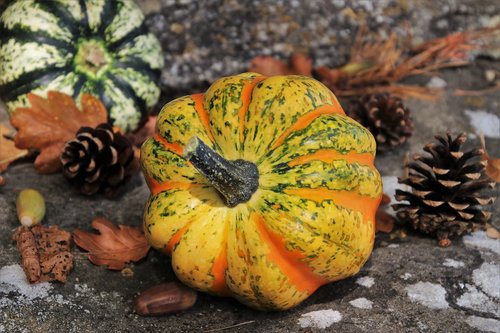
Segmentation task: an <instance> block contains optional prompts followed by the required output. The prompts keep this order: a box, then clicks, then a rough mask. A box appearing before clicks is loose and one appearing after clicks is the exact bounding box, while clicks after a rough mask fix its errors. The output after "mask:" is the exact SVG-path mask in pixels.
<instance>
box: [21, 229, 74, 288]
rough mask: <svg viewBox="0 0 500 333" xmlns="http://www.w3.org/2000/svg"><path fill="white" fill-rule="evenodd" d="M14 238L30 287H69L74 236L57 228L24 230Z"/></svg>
mask: <svg viewBox="0 0 500 333" xmlns="http://www.w3.org/2000/svg"><path fill="white" fill-rule="evenodd" d="M12 238H13V239H14V240H15V241H16V242H17V248H18V250H19V253H20V254H21V258H22V264H23V269H24V272H25V273H26V277H27V278H28V281H29V282H30V283H36V282H41V281H59V282H63V283H65V282H66V281H67V280H68V275H69V273H70V272H71V270H72V269H73V255H72V254H71V234H70V233H69V232H67V231H64V230H61V229H59V228H58V227H56V226H51V227H48V228H46V227H44V226H42V225H40V224H38V225H36V226H34V227H32V228H29V227H25V226H21V227H19V228H17V229H16V231H15V233H14V235H13V236H12Z"/></svg>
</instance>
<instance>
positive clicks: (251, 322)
mask: <svg viewBox="0 0 500 333" xmlns="http://www.w3.org/2000/svg"><path fill="white" fill-rule="evenodd" d="M253 323H255V320H249V321H244V322H242V323H239V324H235V325H230V326H225V327H221V328H214V329H211V330H206V331H203V332H204V333H210V332H220V331H225V330H228V329H231V328H236V327H241V326H245V325H249V324H253Z"/></svg>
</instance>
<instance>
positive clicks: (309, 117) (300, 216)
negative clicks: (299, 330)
mask: <svg viewBox="0 0 500 333" xmlns="http://www.w3.org/2000/svg"><path fill="white" fill-rule="evenodd" d="M375 150H376V146H375V140H374V138H373V137H372V135H371V134H370V132H369V131H368V130H366V129H365V128H364V127H363V126H361V125H360V124H358V123H357V122H355V121H354V120H352V119H351V118H349V117H347V116H346V115H345V113H344V111H343V110H342V108H341V106H340V104H339V103H338V101H337V99H336V98H335V96H334V94H333V93H332V92H331V91H330V90H329V89H328V88H326V87H325V86H324V85H323V84H321V83H320V82H318V81H316V80H314V79H311V78H308V77H302V76H274V77H269V78H267V77H265V76H261V75H259V74H255V73H244V74H240V75H236V76H230V77H225V78H221V79H219V80H218V81H216V82H215V83H214V84H213V85H212V86H211V87H210V88H209V89H208V91H207V92H206V93H205V94H196V95H191V96H185V97H182V98H178V99H176V100H174V101H172V102H170V103H168V104H167V105H165V106H164V107H163V109H162V110H161V112H160V114H159V115H158V119H157V123H156V134H155V136H154V137H152V138H149V139H148V140H147V141H146V142H145V143H144V145H143V146H142V151H141V162H142V167H143V170H144V174H145V177H146V180H147V183H148V186H149V188H150V190H151V197H150V198H149V201H148V202H147V204H146V207H145V211H144V229H145V233H146V237H147V238H148V240H149V242H150V243H151V245H152V246H153V247H155V248H157V249H159V250H161V251H163V252H164V253H167V254H169V255H170V256H171V257H172V267H173V269H174V271H175V274H176V275H177V276H178V278H179V279H180V280H181V281H182V282H184V283H185V284H187V285H188V286H191V287H193V288H195V289H197V290H200V291H204V292H208V293H211V294H215V295H221V296H233V297H235V298H236V299H238V300H239V301H241V302H242V303H244V304H246V305H248V306H250V307H253V308H256V309H259V310H284V309H289V308H291V307H293V306H296V305H297V304H299V303H300V302H302V301H303V300H304V299H306V298H307V297H308V296H310V295H311V294H312V293H313V292H314V291H315V290H316V289H317V288H318V287H320V286H321V285H324V284H326V283H329V282H332V281H337V280H340V279H344V278H346V277H349V276H352V275H354V274H356V273H357V272H358V271H359V269H360V268H361V267H362V266H363V264H364V263H365V262H366V260H367V259H368V257H369V256H370V253H371V251H372V247H373V241H374V232H375V230H374V223H375V219H374V218H375V211H376V209H377V207H378V205H379V202H380V199H381V195H382V182H381V178H380V175H379V173H378V171H377V170H376V168H375V167H374V165H373V162H374V158H375Z"/></svg>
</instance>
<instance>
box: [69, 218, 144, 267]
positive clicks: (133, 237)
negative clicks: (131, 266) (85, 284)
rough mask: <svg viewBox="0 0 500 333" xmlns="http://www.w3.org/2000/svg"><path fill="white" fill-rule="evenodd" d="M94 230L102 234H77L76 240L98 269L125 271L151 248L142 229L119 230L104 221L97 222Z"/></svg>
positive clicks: (94, 223) (98, 219) (102, 219)
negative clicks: (126, 267) (125, 268)
mask: <svg viewBox="0 0 500 333" xmlns="http://www.w3.org/2000/svg"><path fill="white" fill-rule="evenodd" d="M92 227H93V228H94V229H96V230H97V231H99V232H100V234H94V233H90V232H85V231H81V230H75V231H74V232H73V236H74V239H75V243H76V244H77V245H78V246H79V247H81V248H83V249H84V250H86V251H88V255H87V257H88V258H89V260H90V261H91V262H92V263H94V264H95V265H102V266H107V268H108V269H112V270H122V269H123V268H124V267H125V264H126V263H127V262H130V261H139V260H141V259H142V258H144V257H145V256H146V254H147V253H148V251H149V248H150V246H149V244H148V242H147V240H146V237H145V236H144V233H143V232H142V231H141V230H140V229H139V228H136V227H131V226H126V225H119V226H118V227H116V226H115V225H114V224H113V223H111V222H110V221H109V220H107V219H105V218H102V217H97V218H95V219H94V220H93V221H92Z"/></svg>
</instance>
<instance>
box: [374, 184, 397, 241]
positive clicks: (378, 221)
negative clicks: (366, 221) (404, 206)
mask: <svg viewBox="0 0 500 333" xmlns="http://www.w3.org/2000/svg"><path fill="white" fill-rule="evenodd" d="M390 202H391V198H390V197H389V196H388V195H387V194H385V193H384V194H382V200H381V202H380V206H379V207H378V209H377V212H376V213H375V231H380V232H384V233H390V232H391V231H392V229H393V228H394V223H395V222H396V219H395V218H394V217H393V216H392V215H390V214H388V213H387V212H386V211H385V207H386V206H387V205H388V204H389V203H390Z"/></svg>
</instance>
